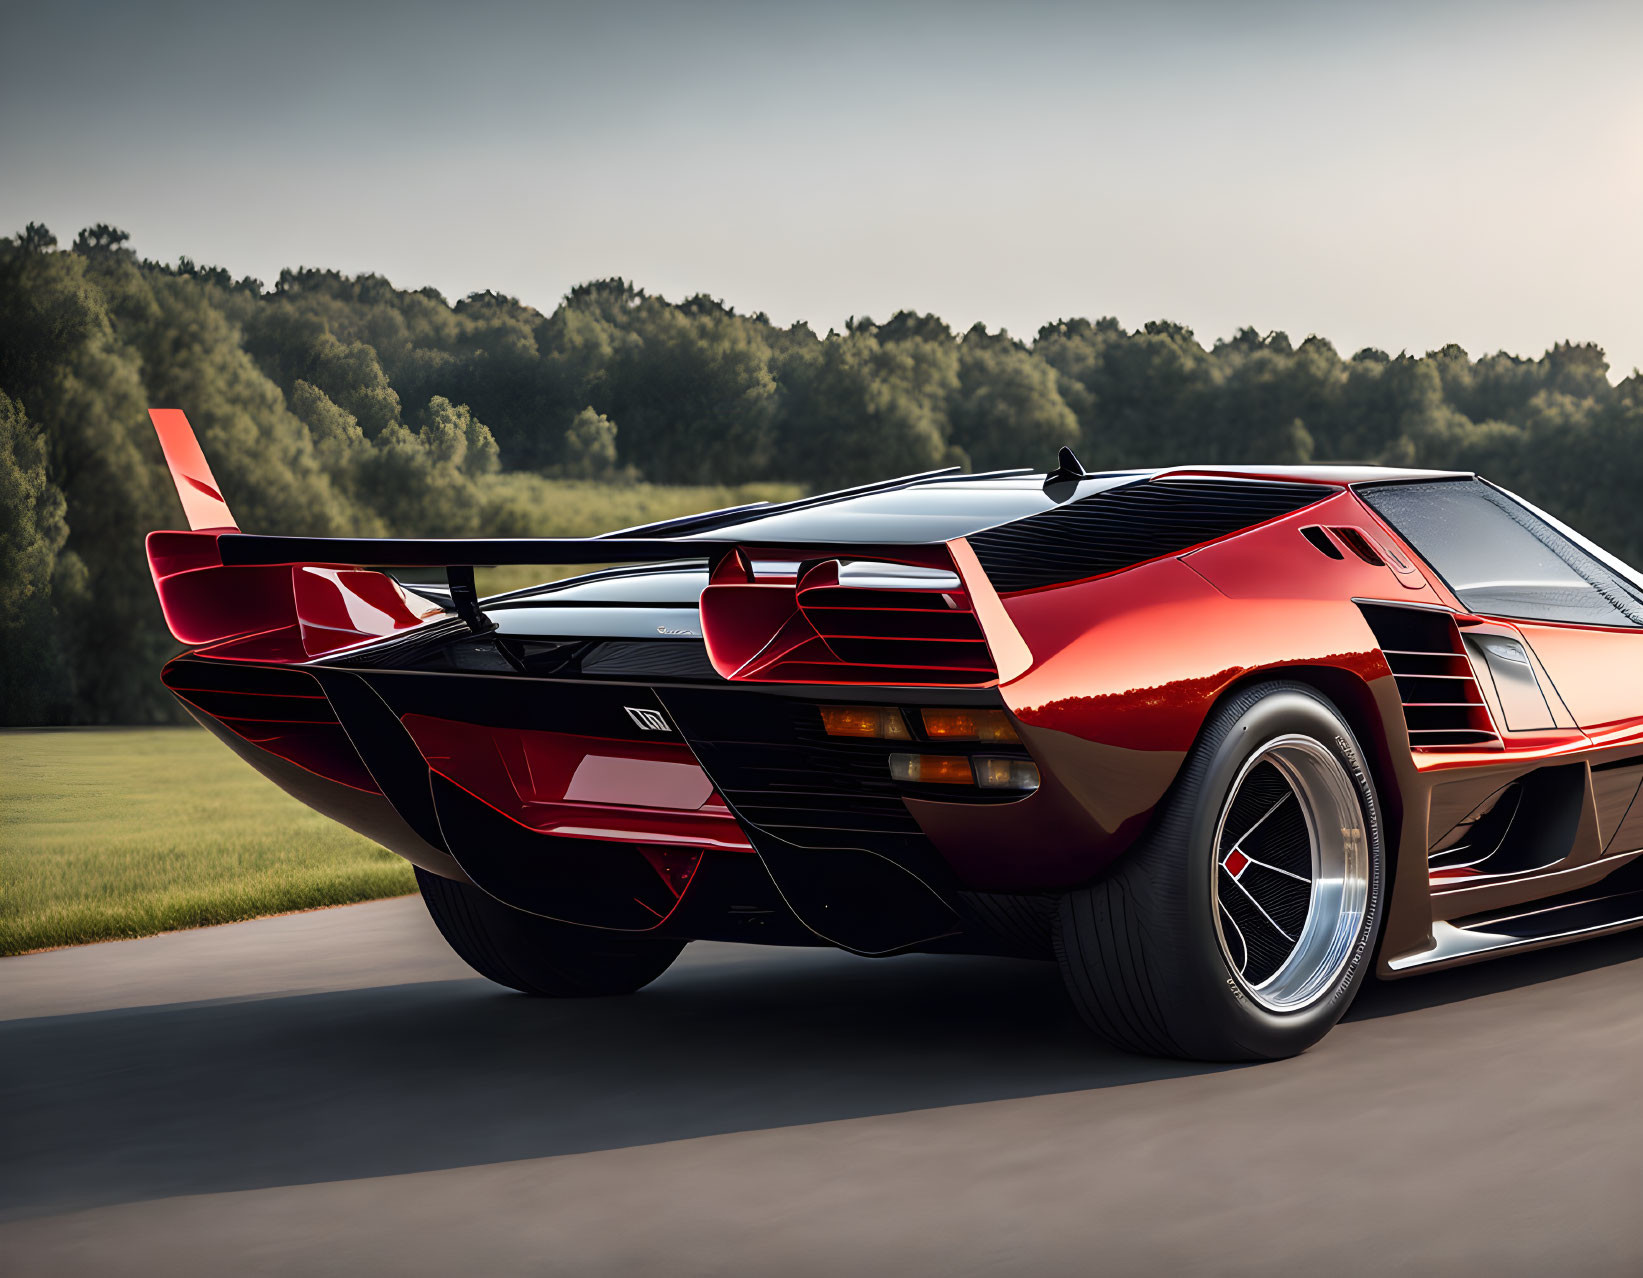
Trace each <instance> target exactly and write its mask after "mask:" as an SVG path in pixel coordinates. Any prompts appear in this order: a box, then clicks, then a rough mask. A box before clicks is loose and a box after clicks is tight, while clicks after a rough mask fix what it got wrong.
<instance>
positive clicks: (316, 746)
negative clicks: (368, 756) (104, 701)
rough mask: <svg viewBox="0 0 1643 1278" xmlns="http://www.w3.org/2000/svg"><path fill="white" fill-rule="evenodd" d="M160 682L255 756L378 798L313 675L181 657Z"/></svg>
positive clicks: (240, 663) (369, 776)
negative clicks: (255, 751)
mask: <svg viewBox="0 0 1643 1278" xmlns="http://www.w3.org/2000/svg"><path fill="white" fill-rule="evenodd" d="M160 678H161V680H162V681H163V682H164V684H165V686H166V687H168V688H170V689H171V691H172V692H173V693H175V694H176V696H177V697H178V699H179V700H181V701H182V702H183V703H184V704H185V705H187V706H188V707H189V708H190V709H192V710H195V711H197V712H199V713H200V714H203V715H207V716H209V717H210V718H212V719H215V720H216V721H217V722H218V723H220V724H222V726H223V727H225V728H227V729H228V730H229V731H230V732H232V733H234V734H235V735H236V736H239V737H243V738H244V739H245V740H247V741H249V742H250V743H251V744H252V745H254V746H257V747H258V748H259V749H262V750H266V751H268V753H269V754H277V755H279V757H280V758H282V759H285V760H286V761H287V762H290V763H294V764H296V765H297V766H298V767H299V768H303V769H305V770H307V771H309V772H312V773H315V774H316V775H318V776H322V777H325V778H326V779H327V780H331V781H338V782H341V783H342V784H343V785H346V786H351V787H352V788H353V789H355V790H365V791H368V792H370V793H376V792H377V784H376V782H375V781H374V780H372V778H371V774H370V773H369V772H368V771H367V770H366V768H365V764H364V763H363V762H362V761H361V760H360V757H359V754H358V752H357V751H355V749H354V745H353V742H351V741H350V740H349V739H348V734H347V733H346V732H344V731H343V729H342V725H341V724H340V723H338V722H337V716H336V712H335V711H334V710H333V709H332V708H331V703H330V701H329V700H328V699H327V698H326V696H325V693H324V691H323V690H322V689H321V688H320V686H319V681H318V680H317V679H315V678H314V676H313V675H311V674H307V673H305V672H304V671H301V670H290V669H282V668H280V667H277V666H254V665H250V664H248V663H245V662H217V661H201V660H198V659H196V658H193V657H179V658H177V659H176V660H175V661H173V662H171V664H170V665H168V666H166V668H165V670H164V671H163V672H162V673H161V675H160Z"/></svg>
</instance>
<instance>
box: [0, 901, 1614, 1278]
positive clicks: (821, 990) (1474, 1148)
mask: <svg viewBox="0 0 1643 1278" xmlns="http://www.w3.org/2000/svg"><path fill="white" fill-rule="evenodd" d="M0 1082H3V1087H0V1100H3V1112H0V1154H3V1157H0V1270H3V1271H4V1272H5V1273H7V1274H8V1275H11V1276H14V1278H23V1276H24V1275H35V1274H97V1275H119V1274H147V1273H153V1274H167V1275H175V1274H198V1273H223V1274H230V1273H234V1274H237V1273H291V1274H327V1273H339V1274H340V1273H348V1274H360V1273H375V1272H383V1273H393V1274H424V1273H427V1274H435V1273H437V1274H441V1275H459V1274H465V1273H474V1274H515V1273H531V1274H573V1275H588V1274H613V1275H616V1274H619V1275H647V1274H657V1275H667V1276H668V1278H685V1276H687V1275H696V1274H723V1275H744V1274H745V1275H781V1276H783V1278H800V1276H803V1275H811V1274H818V1275H819V1274H881V1273H882V1274H906V1275H922V1274H930V1275H940V1276H941V1278H959V1276H961V1275H969V1274H994V1273H1023V1274H1068V1275H1072V1274H1078V1275H1093V1274H1101V1275H1121V1274H1163V1273H1171V1274H1174V1273H1206V1274H1209V1273H1213V1274H1220V1273H1251V1274H1253V1273H1260V1274H1268V1275H1270V1274H1309V1275H1310V1274H1323V1273H1328V1274H1330V1275H1331V1276H1332V1278H1335V1276H1339V1275H1350V1274H1358V1273H1366V1274H1367V1273H1375V1274H1384V1273H1397V1272H1406V1273H1414V1274H1448V1273H1453V1274H1477V1273H1484V1272H1489V1273H1496V1274H1535V1275H1541V1274H1549V1273H1556V1274H1564V1275H1569V1274H1588V1273H1590V1274H1636V1273H1639V1272H1643V936H1640V935H1639V934H1637V933H1633V934H1631V935H1629V936H1622V937H1616V938H1612V939H1610V940H1607V941H1599V942H1593V943H1590V944H1588V945H1585V946H1577V947H1572V948H1569V949H1565V950H1560V951H1549V952H1546V953H1544V954H1539V955H1529V956H1525V957H1522V958H1518V959H1513V960H1506V961H1502V962H1497V963H1495V964H1492V965H1488V966H1483V967H1477V968H1473V969H1469V970H1466V971H1462V972H1456V973H1450V974H1446V975H1436V976H1428V977H1422V978H1416V979H1413V980H1408V981H1403V982H1400V983H1397V984H1393V985H1385V986H1377V987H1375V988H1373V989H1371V990H1370V991H1368V993H1367V995H1366V996H1365V997H1364V998H1362V999H1360V1001H1359V1005H1358V1007H1357V1008H1356V1009H1354V1013H1353V1016H1352V1018H1351V1019H1350V1020H1349V1021H1348V1022H1347V1023H1346V1024H1344V1025H1342V1026H1340V1027H1339V1028H1338V1029H1337V1030H1336V1031H1335V1032H1334V1033H1333V1034H1332V1035H1331V1036H1330V1037H1329V1038H1328V1039H1326V1040H1325V1042H1324V1043H1323V1044H1322V1045H1321V1046H1320V1047H1318V1048H1317V1049H1315V1050H1314V1051H1312V1052H1311V1053H1309V1054H1308V1055H1307V1056H1305V1057H1302V1058H1301V1059H1299V1060H1295V1061H1288V1062H1283V1063H1280V1064H1276V1065H1262V1066H1251V1067H1240V1068H1212V1069H1204V1068H1197V1067H1191V1066H1181V1065H1172V1064H1165V1063H1160V1062H1157V1061H1150V1060H1141V1059H1136V1058H1130V1057H1124V1056H1120V1055H1116V1054H1113V1053H1109V1052H1107V1051H1105V1050H1103V1049H1102V1048H1100V1047H1099V1046H1097V1045H1096V1044H1095V1043H1093V1042H1091V1041H1090V1040H1089V1039H1088V1038H1087V1037H1086V1035H1085V1033H1084V1032H1083V1030H1082V1029H1081V1028H1080V1027H1079V1025H1078V1024H1077V1022H1076V1021H1075V1019H1074V1018H1073V1017H1072V1015H1071V1014H1070V1012H1069V1011H1068V1009H1067V1007H1066V1005H1065V1004H1064V1002H1063V998H1062V994H1061V991H1060V987H1059V983H1058V979H1057V976H1056V973H1055V971H1054V969H1053V968H1051V967H1048V966H1045V965H1038V964H1030V963H1018V962H1008V961H998V960H986V959H950V958H929V957H912V958H901V959H892V960H879V961H873V960H863V959H854V958H851V957H848V956H845V955H841V954H836V953H831V952H822V951H780V950H755V949H746V948H742V947H738V946H729V945H707V944H698V945H695V946H692V947H690V949H688V950H687V951H686V952H685V956H684V957H683V958H682V959H681V961H680V962H679V964H677V965H676V966H675V967H674V969H673V970H672V971H671V972H669V973H668V975H667V976H665V977H663V978H662V980H661V981H659V982H658V983H657V984H655V985H654V986H652V987H651V988H650V989H648V990H646V991H644V992H642V993H641V994H639V995H638V996H636V997H634V998H630V999H613V1000H607V1001H598V1002H579V1003H557V1004H556V1003H550V1002H545V1001H537V1000H530V999H526V998H523V997H521V996H518V995H513V994H510V993H508V992H506V991H502V990H499V989H497V988H496V987H493V986H490V985H488V984H486V983H485V982H484V981H481V980H478V979H477V978H473V977H472V976H470V974H469V973H468V971H467V969H466V968H464V967H463V966H461V965H460V964H459V963H458V962H457V960H456V959H454V958H453V957H451V956H450V955H449V954H448V952H447V951H446V950H445V948H444V946H443V943H442V942H441V941H440V939H439V937H438V935H437V934H436V933H435V932H434V930H433V928H432V926H431V925H430V924H429V923H428V921H427V919H426V918H425V917H424V915H423V914H422V910H421V906H420V904H419V903H418V902H417V901H415V900H403V901H389V902H380V903H375V904H370V905H359V906H350V907H347V908H344V909H338V910H327V911H321V912H318V913H313V914H305V915H296V916H291V917H286V918H278V919H265V920H261V921H258V922H253V923H242V924H236V925H233V926H230V927H221V928H212V929H208V930H204V931H199V932H186V933H179V934H174V935H171V936H163V937H155V938H151V939H148V940H141V941H127V942H121V943H117V944H110V945H97V946H89V947H86V948H83V949H78V950H63V951H57V952H54V953H49V954H40V955H31V956H27V957H23V958H11V959H0Z"/></svg>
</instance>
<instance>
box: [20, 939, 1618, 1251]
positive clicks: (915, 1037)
mask: <svg viewBox="0 0 1643 1278" xmlns="http://www.w3.org/2000/svg"><path fill="white" fill-rule="evenodd" d="M1640 957H1643V935H1639V934H1636V933H1634V934H1630V935H1627V936H1620V937H1615V938H1611V939H1608V940H1603V941H1597V942H1591V943H1588V944H1586V945H1582V946H1576V947H1572V948H1569V949H1564V950H1554V951H1547V952H1544V953H1540V954H1532V955H1525V956H1522V957H1520V958H1515V959H1508V960H1502V961H1497V962H1495V963H1492V964H1488V965H1484V966H1481V967H1477V968H1471V969H1464V970H1461V971H1457V972H1452V973H1443V974H1435V975H1432V976H1427V977H1422V978H1418V979H1412V980H1408V981H1401V982H1397V983H1390V984H1377V985H1373V986H1371V987H1370V988H1369V989H1367V990H1366V991H1365V992H1364V994H1363V996H1362V997H1361V998H1360V999H1359V1003H1358V1006H1357V1007H1356V1008H1355V1009H1354V1010H1353V1012H1352V1019H1354V1020H1368V1019H1373V1018H1377V1017H1385V1016H1395V1015H1399V1014H1403V1013H1407V1012H1412V1011H1417V1010H1420V1009H1425V1008H1430V1007H1434V1006H1437V1005H1440V1004H1444V1003H1449V1002H1455V1001H1458V1000H1461V999H1467V998H1473V997H1477V996H1479V995H1483V994H1490V993H1497V992H1501V991H1505V990H1510V989H1513V988H1519V987H1522V986H1525V985H1530V984H1534V983H1537V982H1541V981H1546V980H1551V979H1554V978H1557V977H1561V976H1567V975H1571V974H1574V973H1577V972H1581V971H1588V970H1593V969H1596V968H1601V967H1605V966H1608V965H1611V964H1614V963H1620V962H1625V961H1628V960H1633V959H1637V958H1640ZM1326 1050H1327V1049H1326ZM1218 1068H1227V1067H1217V1066H1202V1065H1190V1064H1183V1063H1181V1062H1170V1061H1158V1060H1149V1059H1144V1058H1138V1057H1131V1056H1125V1055H1122V1054H1119V1053H1116V1052H1112V1051H1108V1050H1106V1049H1104V1048H1103V1047H1101V1046H1100V1045H1099V1044H1098V1043H1096V1042H1095V1041H1093V1040H1092V1039H1091V1037H1090V1036H1089V1035H1088V1033H1087V1032H1086V1031H1085V1030H1084V1029H1083V1027H1082V1026H1081V1025H1080V1024H1079V1023H1078V1021H1077V1019H1076V1018H1075V1017H1074V1015H1073V1014H1072V1012H1071V1010H1070V1008H1069V1006H1068V1004H1067V1001H1066V999H1065V996H1064V994H1063V993H1062V990H1061V986H1060V980H1059V977H1058V974H1057V972H1056V970H1055V968H1054V966H1053V965H1051V964H1044V963H1028V962H1014V961H1007V960H987V959H965V958H951V957H936V956H911V957H905V958H900V959H892V960H882V961H871V960H862V959H853V958H851V957H849V956H847V955H843V954H838V953H833V952H828V951H770V950H766V951H760V952H757V955H756V957H750V956H749V955H748V953H747V952H746V951H731V950H720V951H711V950H703V951H702V952H701V955H700V956H697V954H696V953H695V952H692V953H691V957H689V958H687V960H686V961H684V962H682V963H681V964H679V965H678V966H677V967H676V968H675V969H674V970H673V971H671V972H669V973H668V974H667V975H666V976H665V977H663V978H662V979H661V980H660V981H658V982H657V983H656V984H655V985H653V986H651V987H650V988H649V989H647V990H644V991H641V993H639V994H638V995H637V996H635V997H633V998H627V999H606V1000H587V1001H568V1002H556V1001H550V1000H538V999H529V998H525V997H523V996H521V995H515V994H512V993H509V992H506V991H503V990H500V989H498V988H497V987H496V986H493V985H490V984H488V983H486V982H484V981H481V980H478V979H474V980H450V981H435V982H423V983H414V984H404V985H388V986H381V987H375V988H362V989H354V990H346V991H341V992H327V993H306V994H305V993H293V994H284V995H277V996H271V997H262V998H256V999H249V1000H243V1001H220V1002H208V1003H193V1004H181V1005H170V1006H160V1007H150V1008H142V1009H131V1010H121V1011H108V1012H93V1013H85V1014H80V1015H68V1016H58V1017H46V1018H38V1019H34V1020H22V1021H13V1022H9V1023H5V1024H0V1074H3V1076H4V1078H5V1080H6V1082H5V1088H4V1092H5V1109H6V1114H5V1117H4V1119H3V1120H0V1122H3V1124H4V1127H5V1139H4V1144H5V1147H6V1150H7V1154H8V1157H7V1158H5V1159H4V1160H0V1219H6V1218H16V1217H24V1216H34V1215H41V1214H48V1213H53V1212H58V1211H63V1210H70V1209H74V1208H79V1207H90V1206H97V1205H103V1204H108V1203H117V1202H129V1201H142V1200H147V1199H151V1198H157V1197H164V1196H170V1195H177V1194H190V1193H202V1192H212V1191H221V1190H234V1189H252V1188H261V1187H267V1186H274V1185H288V1184H304V1183H314V1182H321V1181H332V1180H343V1179H352V1178H357V1177H367V1176H382V1175H392V1174H398V1173H406V1172H416V1171H426V1170H435V1169H440V1168H448V1167H460V1166H470V1165H476V1164H484V1163H496V1162H504V1161H509V1160H514V1159H530V1158H541V1157H545V1156H550V1155H558V1154H574V1153H580V1152H585V1151H591V1150H599V1149H610V1148H618V1147H623V1146H635V1145H648V1144H653V1143H658V1142H662V1141H673V1140H683V1139H688V1138H691V1137H697V1136H708V1135H714V1134H720V1133H728V1132H740V1131H754V1130H763V1129H771V1128H782V1127H789V1126H795V1125H800V1124H807V1123H817V1122H824V1121H829V1120H837V1119H849V1118H857V1117H865V1116H869V1115H878V1114H887V1113H896V1112H902V1111H909V1110H921V1109H929V1108H935V1107H940V1106H947V1105H962V1104H968V1103H973V1102H980V1101H993V1100H1003V1099H1010V1098H1016V1097H1026V1096H1036V1095H1045V1094H1050V1093H1059V1092H1068V1091H1083V1090H1092V1089H1097V1090H1098V1089H1108V1088H1113V1087H1121V1086H1123V1085H1126V1084H1136V1083H1146V1082H1149V1081H1154V1080H1159V1079H1165V1078H1171V1077H1180V1076H1184V1075H1189V1074H1195V1073H1204V1072H1209V1071H1212V1070H1215V1069H1218ZM1107 1094H1108V1093H1099V1094H1097V1095H1093V1096H1092V1098H1091V1103H1092V1104H1104V1103H1128V1102H1122V1101H1117V1100H1114V1101H1112V1102H1108V1101H1105V1100H1103V1099H1101V1097H1102V1096H1103V1095H1107Z"/></svg>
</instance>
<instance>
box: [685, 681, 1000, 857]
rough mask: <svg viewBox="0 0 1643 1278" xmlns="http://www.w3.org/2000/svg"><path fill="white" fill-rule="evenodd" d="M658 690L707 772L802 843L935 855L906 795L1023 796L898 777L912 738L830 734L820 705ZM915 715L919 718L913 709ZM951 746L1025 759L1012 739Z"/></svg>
mask: <svg viewBox="0 0 1643 1278" xmlns="http://www.w3.org/2000/svg"><path fill="white" fill-rule="evenodd" d="M659 695H660V696H661V699H662V703H663V705H664V706H665V707H666V709H667V711H668V713H669V715H670V717H671V718H672V719H673V722H674V723H675V725H677V726H678V728H679V731H680V733H681V735H683V736H684V738H685V739H686V741H688V742H689V744H690V748H691V749H692V750H693V751H694V752H695V754H696V758H697V759H698V761H699V762H700V763H701V765H702V769H703V771H705V772H706V773H707V774H708V776H709V778H711V780H712V781H713V784H714V786H715V787H716V788H717V789H718V791H719V793H720V794H721V795H723V796H724V798H725V799H726V801H727V802H729V804H730V805H731V807H733V808H734V809H735V810H736V813H737V815H739V816H740V817H741V818H742V819H743V820H744V821H745V822H747V823H748V824H750V825H753V826H756V827H758V828H759V829H761V830H763V831H765V832H767V833H770V834H773V835H776V836H777V837H778V838H781V839H785V840H786V841H787V842H789V843H792V844H795V845H796V846H799V847H807V848H836V847H860V848H867V849H868V850H870V851H878V852H883V853H886V854H897V853H901V852H906V851H909V850H922V851H923V852H927V851H928V850H929V840H928V839H927V838H926V837H925V835H924V833H923V831H922V830H921V828H920V826H919V824H918V822H917V821H916V820H915V819H914V817H913V816H912V814H911V813H910V812H909V811H908V810H907V805H906V804H905V803H904V802H903V801H902V800H903V797H904V796H908V795H920V794H922V795H924V796H926V797H930V798H939V799H941V800H943V801H945V802H948V803H974V804H978V805H993V804H998V803H1006V802H1013V801H1014V800H1015V799H1017V798H1019V797H1020V796H1019V795H1013V794H1006V793H1003V792H995V791H982V790H971V789H969V788H966V787H959V786H923V787H921V786H908V785H902V784H899V783H897V782H896V781H894V780H893V779H892V778H891V776H890V769H889V764H888V756H889V754H890V753H891V752H892V751H894V750H906V749H908V748H909V745H908V743H907V742H891V741H871V740H860V739H844V738H839V737H830V736H828V735H827V732H826V729H825V728H823V726H822V720H821V712H820V710H819V709H818V708H817V706H816V705H815V704H813V703H809V702H803V701H795V700H790V699H788V698H785V697H775V696H767V695H764V694H761V693H752V692H738V693H729V692H725V693H721V692H717V691H706V690H702V691H697V690H687V689H682V688H673V689H664V690H662V691H661V692H660V694H659ZM975 704H981V703H979V702H978V703H975ZM986 704H988V705H989V707H991V706H995V705H998V704H1000V703H999V702H997V701H996V700H993V701H989V702H988V703H986ZM904 712H906V708H904ZM908 722H909V723H916V719H915V718H914V716H913V715H912V714H911V713H908ZM913 748H917V747H916V746H914V747H913ZM946 748H947V749H948V750H950V751H951V752H953V753H959V752H961V751H963V752H985V753H987V754H1007V755H1012V756H1013V755H1017V754H1020V755H1021V756H1022V757H1025V752H1024V751H1021V750H1020V748H1019V747H1012V746H998V745H979V744H978V745H973V746H970V747H966V746H949V747H946ZM921 854H922V852H921Z"/></svg>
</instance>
